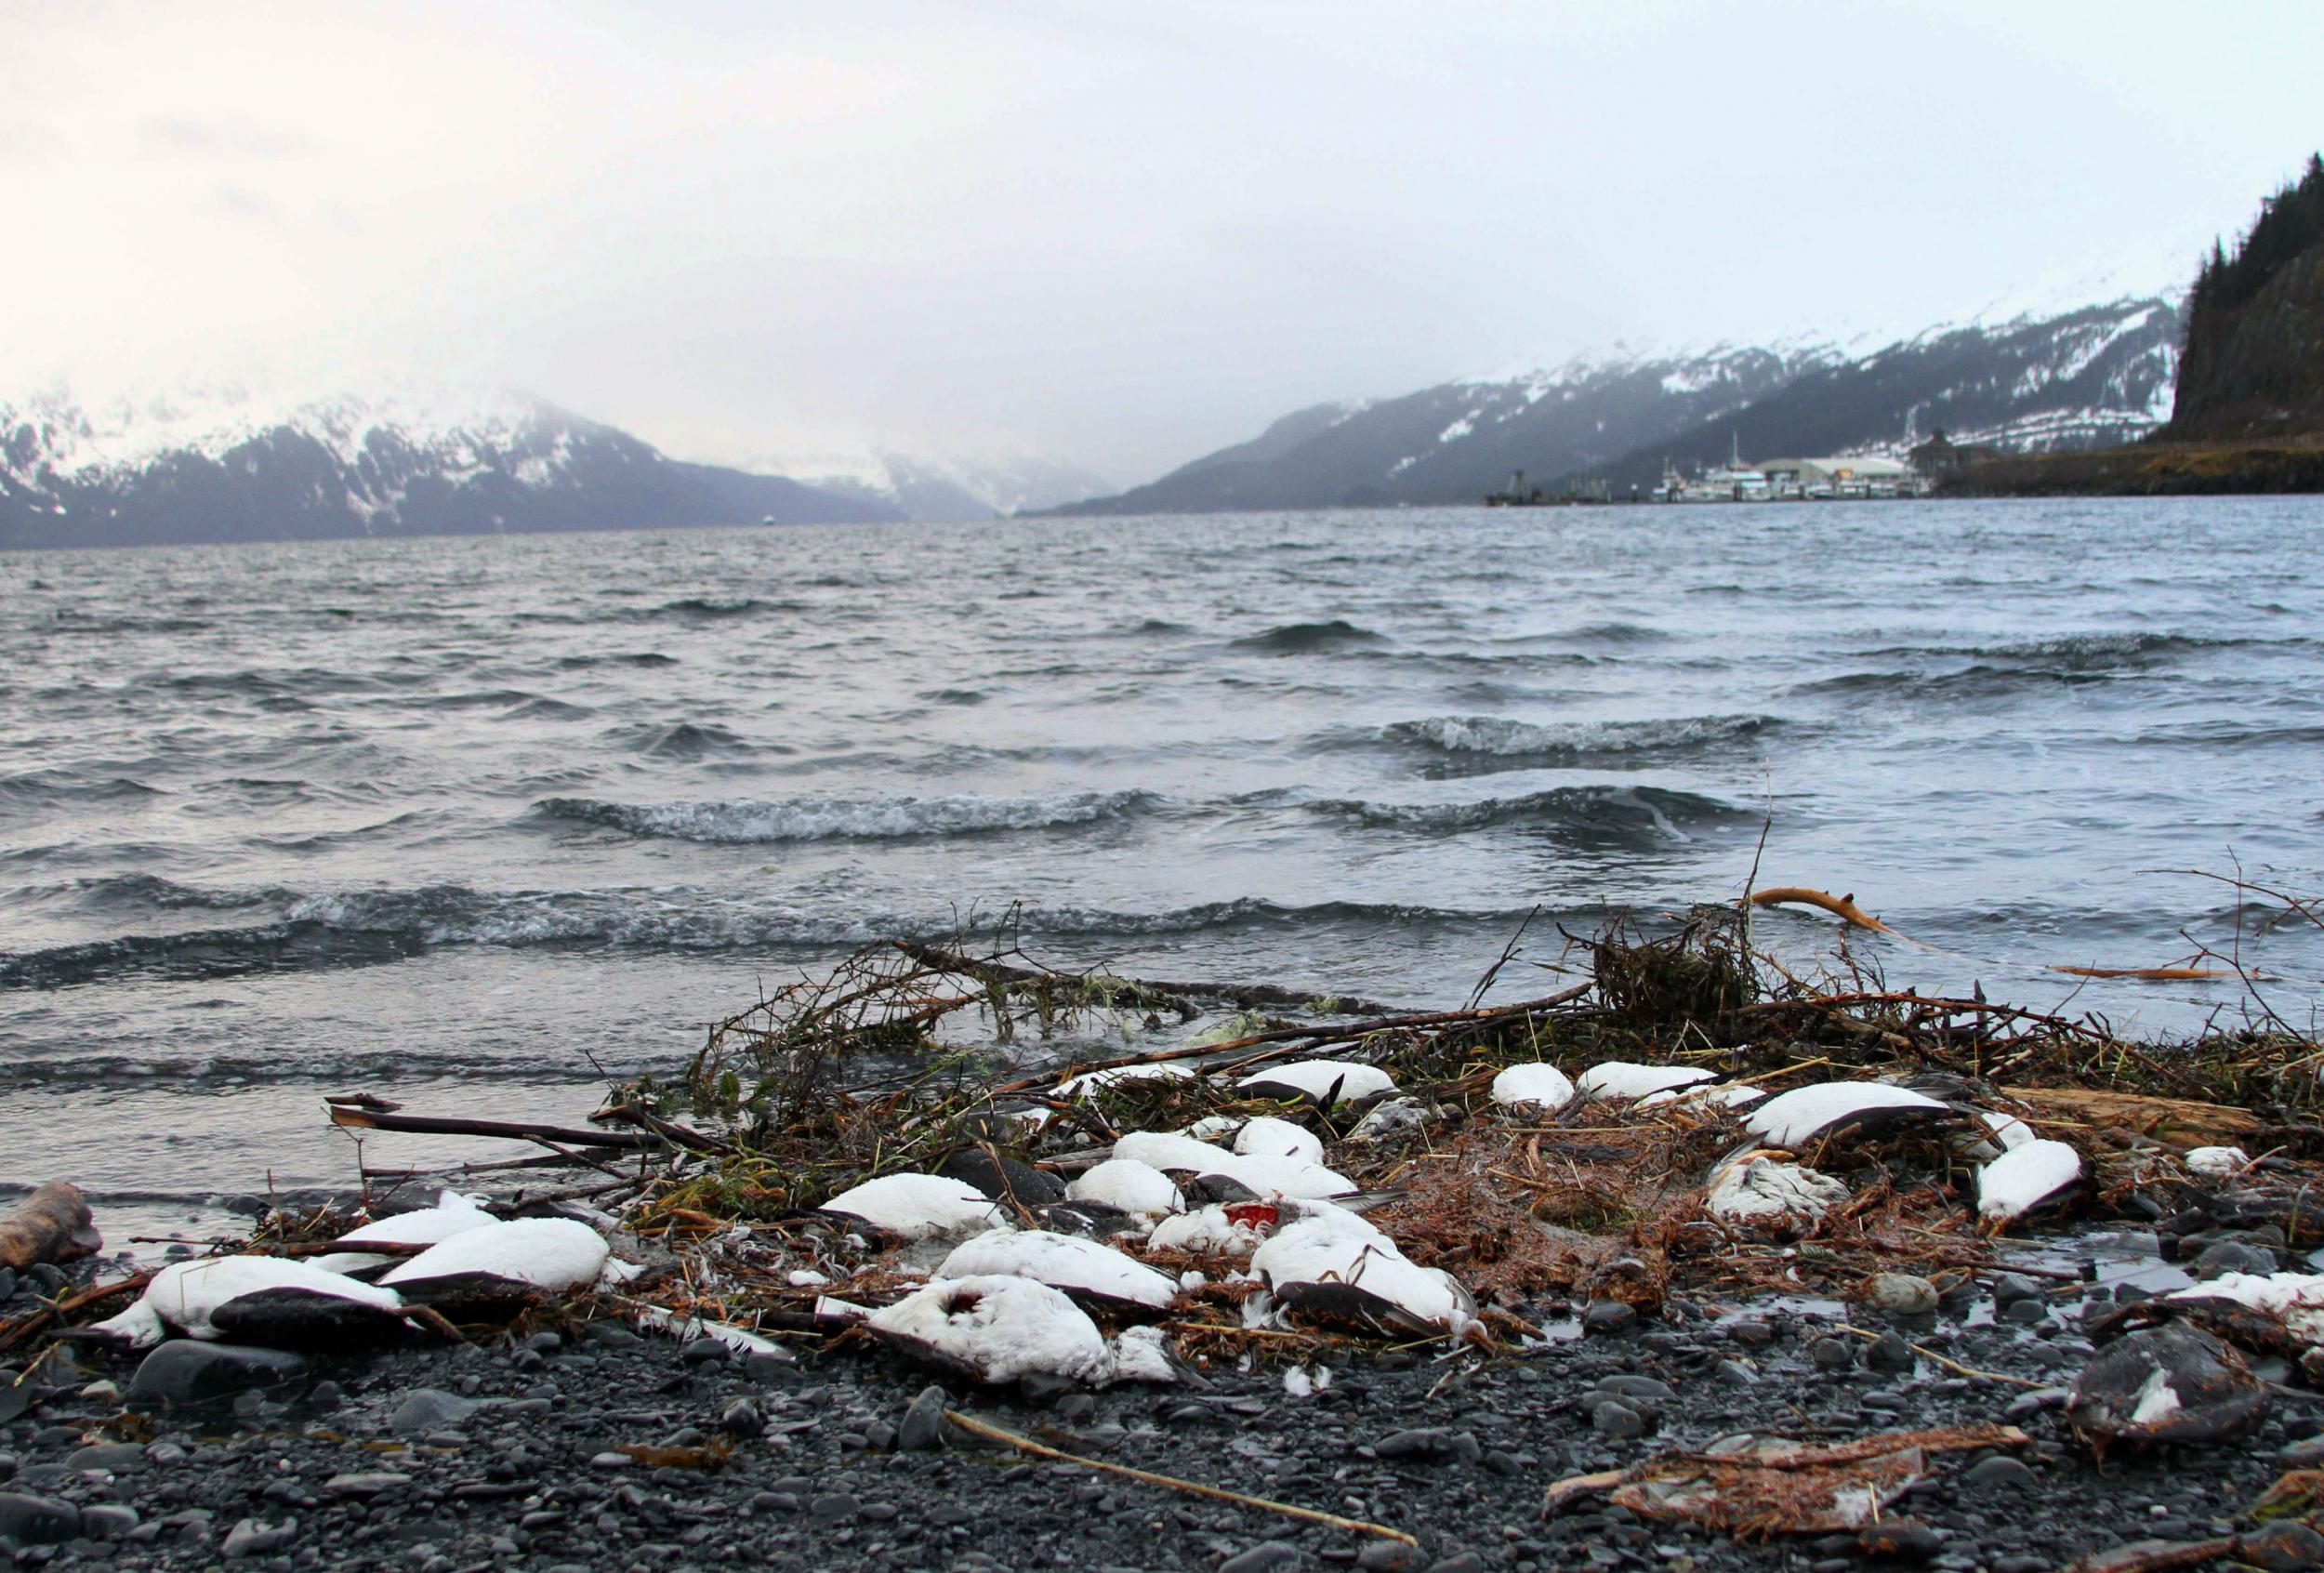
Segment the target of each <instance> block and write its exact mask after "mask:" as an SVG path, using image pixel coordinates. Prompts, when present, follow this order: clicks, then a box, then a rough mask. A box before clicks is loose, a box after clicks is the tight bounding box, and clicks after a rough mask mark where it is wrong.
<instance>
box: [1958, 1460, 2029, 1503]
mask: <svg viewBox="0 0 2324 1573" xmlns="http://www.w3.org/2000/svg"><path fill="white" fill-rule="evenodd" d="M2036 1484H2037V1482H2036V1480H2035V1478H2034V1472H2033V1471H2032V1470H2030V1469H2027V1467H2026V1466H2025V1465H2024V1464H2022V1463H2020V1462H2018V1461H2017V1460H2015V1459H2013V1458H2011V1457H2009V1456H2008V1455H2006V1454H2002V1453H1996V1454H1995V1455H1994V1456H1993V1457H1991V1458H1989V1459H1981V1460H1979V1461H1977V1462H1975V1463H1974V1464H1971V1465H1970V1466H1969V1467H1968V1468H1967V1469H1966V1470H1963V1471H1962V1472H1961V1486H1962V1487H1964V1488H1965V1489H1966V1490H1968V1491H1969V1492H1971V1493H1973V1494H1975V1495H1992V1494H1996V1493H2000V1492H2007V1491H2030V1490H2032V1489H2033V1488H2034V1487H2035V1485H2036Z"/></svg>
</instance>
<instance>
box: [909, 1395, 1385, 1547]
mask: <svg viewBox="0 0 2324 1573" xmlns="http://www.w3.org/2000/svg"><path fill="white" fill-rule="evenodd" d="M944 1419H946V1420H948V1421H951V1422H952V1423H953V1424H955V1425H957V1426H958V1427H959V1428H960V1429H961V1430H963V1431H966V1432H971V1433H973V1434H976V1435H978V1436H984V1437H988V1438H990V1439H991V1440H993V1441H995V1442H1000V1443H1005V1444H1007V1445H1008V1446H1010V1447H1014V1448H1016V1449H1017V1450H1018V1451H1020V1452H1024V1453H1031V1454H1032V1455H1033V1456H1034V1457H1035V1458H1037V1459H1055V1460H1056V1461H1058V1462H1060V1463H1069V1464H1079V1465H1080V1466H1081V1467H1082V1468H1084V1469H1102V1470H1103V1471H1105V1473H1106V1474H1119V1475H1125V1476H1127V1477H1129V1479H1131V1480H1142V1481H1144V1482H1145V1483H1146V1484H1147V1485H1149V1486H1162V1487H1168V1488H1169V1489H1170V1490H1173V1491H1191V1492H1193V1493H1194V1494H1195V1496H1197V1497H1212V1498H1215V1499H1217V1500H1220V1501H1222V1502H1233V1503H1235V1505H1236V1506H1238V1507H1249V1508H1259V1509H1261V1510H1263V1511H1265V1512H1267V1513H1279V1514H1283V1515H1284V1516H1285V1517H1287V1518H1303V1519H1305V1520H1306V1521H1307V1522H1308V1523H1310V1524H1322V1525H1327V1526H1328V1527H1331V1528H1334V1529H1353V1530H1354V1531H1355V1532H1356V1533H1357V1534H1359V1535H1378V1536H1379V1537H1380V1539H1382V1540H1399V1541H1402V1542H1403V1543H1404V1544H1406V1545H1407V1546H1414V1547H1417V1546H1419V1543H1420V1542H1419V1540H1415V1539H1413V1538H1412V1537H1411V1536H1410V1535H1407V1534H1406V1533H1405V1532H1404V1531H1403V1530H1401V1529H1391V1528H1389V1527H1388V1526H1386V1525H1385V1524H1371V1523H1367V1521H1365V1520H1364V1519H1361V1518H1342V1517H1340V1515H1339V1514H1336V1513H1321V1512H1318V1511H1317V1510H1315V1509H1314V1508H1303V1507H1294V1506H1292V1505H1291V1504H1290V1503H1289V1502H1277V1501H1271V1500H1268V1499H1267V1498H1265V1497H1247V1496H1245V1495H1243V1493H1242V1492H1240V1491H1229V1490H1226V1489H1224V1488H1223V1487H1217V1486H1202V1485H1197V1484H1196V1483H1195V1482H1194V1481H1192V1480H1181V1479H1179V1478H1178V1476H1176V1475H1174V1474H1155V1473H1154V1472H1153V1471H1151V1470H1144V1469H1132V1468H1130V1467H1129V1465H1128V1464H1116V1463H1105V1462H1103V1461H1100V1460H1097V1459H1085V1458H1082V1457H1081V1456H1079V1455H1078V1454H1076V1453H1067V1452H1062V1451H1060V1450H1059V1449H1057V1448H1055V1447H1047V1446H1044V1445H1043V1444H1041V1443H1039V1442H1036V1441H1034V1440H1033V1438H1031V1437H1030V1436H1020V1435H1018V1434H1016V1433H1015V1432H1013V1431H1003V1430H1002V1429H1001V1428H1000V1427H999V1426H997V1425H988V1424H986V1423H985V1422H984V1421H981V1420H977V1419H975V1418H973V1417H972V1416H969V1415H964V1414H962V1413H961V1412H960V1411H959V1410H957V1409H946V1410H945V1411H944Z"/></svg>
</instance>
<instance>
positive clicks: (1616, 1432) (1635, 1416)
mask: <svg viewBox="0 0 2324 1573" xmlns="http://www.w3.org/2000/svg"><path fill="white" fill-rule="evenodd" d="M1590 1427H1591V1430H1592V1431H1596V1432H1599V1433H1601V1434H1604V1435H1607V1436H1643V1435H1644V1434H1645V1431H1646V1417H1645V1416H1644V1415H1642V1414H1640V1413H1639V1412H1638V1411H1637V1410H1636V1409H1633V1408H1631V1407H1630V1406H1629V1405H1627V1404H1625V1403H1622V1402H1621V1401H1619V1400H1618V1399H1614V1398H1608V1399H1606V1400H1605V1401H1604V1403H1601V1404H1598V1405H1596V1406H1595V1407H1594V1408H1591V1411H1590Z"/></svg>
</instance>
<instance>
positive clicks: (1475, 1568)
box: [1428, 1552, 1485, 1573]
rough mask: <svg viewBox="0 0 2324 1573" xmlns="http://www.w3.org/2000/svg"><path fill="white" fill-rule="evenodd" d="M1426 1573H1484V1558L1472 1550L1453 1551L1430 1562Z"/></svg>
mask: <svg viewBox="0 0 2324 1573" xmlns="http://www.w3.org/2000/svg"><path fill="white" fill-rule="evenodd" d="M1428 1573H1485V1558H1483V1557H1481V1556H1479V1555H1478V1554H1477V1553H1474V1552H1455V1553H1453V1554H1452V1555H1450V1556H1440V1557H1438V1558H1437V1559H1436V1560H1435V1561H1434V1562H1432V1563H1430V1564H1429V1565H1428Z"/></svg>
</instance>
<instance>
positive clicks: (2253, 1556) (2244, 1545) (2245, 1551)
mask: <svg viewBox="0 0 2324 1573" xmlns="http://www.w3.org/2000/svg"><path fill="white" fill-rule="evenodd" d="M2236 1560H2237V1561H2238V1562H2246V1563H2249V1564H2251V1566H2253V1567H2257V1568H2261V1569H2264V1570H2265V1573H2303V1570H2304V1569H2305V1568H2310V1567H2314V1566H2317V1565H2318V1564H2324V1535H2319V1534H2317V1532H2316V1531H2315V1530H2314V1529H2311V1528H2309V1527H2307V1526H2306V1525H2304V1524H2297V1523H2293V1522H2291V1521H2290V1520H2286V1521H2284V1522H2282V1523H2278V1524H2270V1525H2267V1526H2265V1527H2262V1528H2259V1529H2255V1530H2253V1531H2252V1532H2251V1534H2249V1535H2246V1536H2244V1537H2242V1538H2241V1539H2240V1540H2238V1541H2237V1542H2236Z"/></svg>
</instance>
